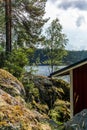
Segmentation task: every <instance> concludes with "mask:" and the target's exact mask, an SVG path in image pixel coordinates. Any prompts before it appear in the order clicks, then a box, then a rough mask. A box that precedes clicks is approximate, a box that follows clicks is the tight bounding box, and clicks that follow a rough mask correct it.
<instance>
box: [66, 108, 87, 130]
mask: <svg viewBox="0 0 87 130" xmlns="http://www.w3.org/2000/svg"><path fill="white" fill-rule="evenodd" d="M65 130H87V109H84V110H83V111H81V112H80V113H78V114H76V115H75V116H74V117H73V118H72V119H71V120H70V121H68V122H67V123H65Z"/></svg>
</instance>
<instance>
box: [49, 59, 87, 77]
mask: <svg viewBox="0 0 87 130" xmlns="http://www.w3.org/2000/svg"><path fill="white" fill-rule="evenodd" d="M85 62H87V58H85V59H83V60H81V61H78V62H76V63H74V64H71V65H69V66H67V67H64V68H62V69H60V70H57V71H55V72H53V73H51V74H50V75H49V77H52V76H54V75H57V74H58V73H61V72H63V71H69V69H71V68H73V67H74V68H75V67H77V66H78V65H79V66H80V64H82V63H85Z"/></svg>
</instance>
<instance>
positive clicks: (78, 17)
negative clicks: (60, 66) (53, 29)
mask: <svg viewBox="0 0 87 130" xmlns="http://www.w3.org/2000/svg"><path fill="white" fill-rule="evenodd" d="M82 1H83V3H82ZM65 2H66V0H48V2H47V5H46V12H47V13H46V15H45V17H50V18H51V20H50V21H52V20H53V19H55V18H56V17H57V18H59V21H60V23H61V25H62V26H63V32H64V33H65V34H66V35H67V37H68V39H69V44H68V46H67V48H69V47H70V48H69V49H72V48H73V49H76V48H77V49H81V48H82V49H83V47H84V48H86V49H87V45H86V42H87V36H86V34H87V9H86V8H87V4H86V3H87V0H67V4H69V5H67V9H66V10H65V9H64V8H59V6H58V5H60V4H63V6H64V4H65ZM53 3H54V4H53ZM85 5H86V7H85ZM61 6H62V5H61ZM71 7H73V8H71ZM50 21H49V23H50ZM49 23H48V24H49Z"/></svg>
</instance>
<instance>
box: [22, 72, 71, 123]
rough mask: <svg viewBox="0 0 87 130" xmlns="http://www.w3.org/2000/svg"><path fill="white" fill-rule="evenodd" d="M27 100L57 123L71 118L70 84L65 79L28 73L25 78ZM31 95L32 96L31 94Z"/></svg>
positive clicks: (30, 104) (31, 105)
mask: <svg viewBox="0 0 87 130" xmlns="http://www.w3.org/2000/svg"><path fill="white" fill-rule="evenodd" d="M23 83H24V86H25V90H26V97H27V98H26V102H27V103H29V106H30V107H32V108H34V109H37V110H38V111H39V112H40V113H45V114H47V115H48V116H49V117H50V118H51V119H53V120H54V121H55V122H56V123H58V122H65V121H67V120H68V119H69V118H70V115H69V114H70V103H69V90H70V87H69V84H68V83H66V82H65V81H63V80H58V79H52V78H48V77H44V76H33V75H28V74H26V75H25V76H24V79H23ZM29 95H31V96H29Z"/></svg>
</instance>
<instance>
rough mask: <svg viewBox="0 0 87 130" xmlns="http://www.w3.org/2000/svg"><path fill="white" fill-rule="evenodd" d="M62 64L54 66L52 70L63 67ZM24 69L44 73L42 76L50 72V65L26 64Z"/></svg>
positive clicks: (39, 73) (38, 73)
mask: <svg viewBox="0 0 87 130" xmlns="http://www.w3.org/2000/svg"><path fill="white" fill-rule="evenodd" d="M63 67H64V66H58V67H57V66H54V70H58V69H61V68H63ZM25 68H26V71H27V72H29V71H32V70H33V71H32V72H33V73H34V74H37V75H44V76H49V75H50V73H51V67H50V66H49V65H44V66H26V67H25Z"/></svg>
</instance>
